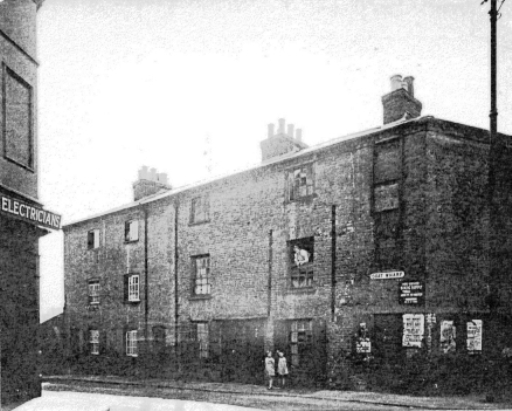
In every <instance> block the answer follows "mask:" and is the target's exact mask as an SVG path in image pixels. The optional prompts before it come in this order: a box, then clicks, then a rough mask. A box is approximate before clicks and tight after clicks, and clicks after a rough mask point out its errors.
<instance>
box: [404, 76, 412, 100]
mask: <svg viewBox="0 0 512 411" xmlns="http://www.w3.org/2000/svg"><path fill="white" fill-rule="evenodd" d="M404 83H405V84H407V89H406V90H407V91H408V92H409V94H410V95H411V97H414V77H413V76H407V77H404Z"/></svg>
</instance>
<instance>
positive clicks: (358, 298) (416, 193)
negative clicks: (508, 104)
mask: <svg viewBox="0 0 512 411" xmlns="http://www.w3.org/2000/svg"><path fill="white" fill-rule="evenodd" d="M383 144H384V145H385V144H391V145H388V146H386V147H388V148H389V150H395V151H394V152H392V151H389V150H388V148H386V150H388V151H389V153H392V154H385V155H386V156H388V157H386V158H389V159H392V161H394V162H395V163H396V164H394V165H393V166H392V167H391V166H390V167H391V168H389V170H392V169H393V170H399V175H397V177H396V178H397V180H396V181H398V182H397V183H396V184H398V194H397V195H398V203H397V204H398V205H397V208H394V209H393V210H391V212H393V213H396V215H398V216H399V217H398V220H397V221H398V222H397V223H396V224H398V225H397V230H398V231H397V233H398V236H397V237H396V238H397V240H396V244H395V246H396V247H397V248H398V249H399V250H400V259H399V263H396V264H394V265H388V266H386V265H385V263H383V262H382V261H381V262H378V261H377V254H376V245H375V244H376V240H377V236H378V235H380V234H378V233H377V225H376V219H377V217H378V216H377V214H378V213H381V214H382V213H386V212H388V211H384V212H381V211H379V210H377V209H376V207H375V198H374V193H375V191H374V189H375V184H376V182H379V184H382V181H384V182H385V179H384V180H383V179H382V178H381V177H382V176H378V177H376V175H375V172H376V171H375V170H376V169H375V161H376V160H375V158H376V150H377V149H376V147H377V146H379V147H381V146H382V145H383ZM379 150H380V148H379ZM487 150H488V148H487V145H486V134H485V132H484V131H482V130H477V129H474V128H471V127H466V126H462V125H458V124H454V123H449V122H445V121H442V120H436V119H433V118H421V119H418V120H416V121H409V122H405V123H401V124H397V125H395V126H393V127H391V128H387V129H383V130H382V131H376V132H374V133H369V134H367V135H365V136H362V137H358V138H356V139H352V140H347V141H342V142H339V143H334V144H332V145H330V146H329V147H328V148H326V149H321V148H320V149H317V150H305V151H304V152H303V153H299V154H296V155H294V156H290V157H289V158H287V159H281V160H278V161H275V162H271V163H269V164H267V165H265V166H261V167H258V168H255V169H253V170H249V171H245V172H242V173H238V174H235V175H232V176H229V177H227V178H223V179H218V180H215V181H213V182H211V183H206V184H202V185H198V186H196V187H192V188H189V189H186V190H181V191H180V190H176V191H171V192H169V193H168V194H166V195H158V196H156V197H154V198H153V199H152V198H148V199H146V200H145V202H144V201H143V204H140V205H138V204H134V205H133V206H132V207H131V208H125V209H123V210H121V211H117V212H113V213H106V214H104V215H103V216H102V217H98V218H96V219H93V220H85V221H83V222H79V223H77V224H75V225H70V226H68V227H66V228H65V235H66V237H65V242H66V248H65V249H66V265H65V273H66V296H67V301H68V306H69V310H68V312H69V315H74V316H75V317H74V318H76V320H73V321H71V323H72V324H80V327H82V329H86V327H89V326H90V322H91V321H92V320H93V318H96V319H97V321H98V324H99V325H98V327H106V329H107V332H108V334H109V335H116V334H115V333H112V332H110V331H108V329H113V328H116V327H118V328H119V327H121V328H122V327H123V326H126V324H128V323H130V324H136V326H137V328H138V330H139V331H140V335H141V336H144V335H146V334H145V331H144V330H145V327H146V321H148V330H149V332H148V333H147V339H148V340H149V341H152V339H153V336H152V331H151V330H153V326H155V325H157V326H162V327H165V329H166V344H167V346H168V347H169V348H170V349H174V347H175V343H176V342H180V341H181V342H184V341H185V340H186V341H193V340H194V337H193V335H194V330H195V327H196V323H197V322H200V323H206V324H208V327H209V330H210V331H209V332H210V338H211V341H212V342H211V344H212V346H211V347H210V351H211V353H212V354H211V356H212V358H213V357H214V356H215V358H221V359H222V358H224V359H226V361H228V360H227V359H228V358H230V357H232V358H237V357H236V356H237V355H238V351H237V349H238V350H239V349H240V347H249V346H250V344H251V341H252V343H253V345H254V346H255V347H258V350H259V349H261V351H263V349H284V350H285V352H286V353H287V356H288V358H295V357H294V356H296V355H298V357H297V358H299V360H298V362H297V363H296V364H292V366H291V369H292V374H293V373H295V375H296V376H299V375H300V376H301V378H302V376H304V375H305V376H307V375H308V372H310V374H309V377H310V379H311V378H312V379H319V380H321V381H322V382H323V383H330V384H333V385H343V386H347V385H348V384H349V383H350V381H352V380H351V378H352V377H353V376H354V375H356V376H357V375H358V373H361V370H362V368H361V367H370V366H374V365H372V364H373V362H372V361H373V360H372V359H371V358H373V356H375V358H378V361H379V362H377V363H376V364H381V366H380V368H378V369H377V371H376V372H375V375H376V377H375V378H376V379H377V378H380V377H378V376H379V375H381V374H379V373H385V372H388V374H387V378H388V380H389V373H390V372H391V373H393V372H396V371H393V370H395V368H393V367H399V368H398V369H401V368H403V369H407V370H408V368H407V367H409V366H410V364H412V362H411V360H410V358H413V357H414V355H417V353H418V352H419V348H418V349H415V348H412V349H411V348H405V347H403V346H402V332H403V330H402V315H403V314H414V313H416V314H422V315H426V314H435V316H436V318H437V320H438V323H436V324H437V325H436V324H434V325H432V326H431V327H430V328H428V327H427V325H425V330H424V332H425V334H424V343H423V344H424V345H425V346H426V348H428V350H429V352H431V353H433V354H434V353H435V355H438V354H439V353H440V352H441V350H442V348H441V346H440V342H439V341H440V338H441V336H440V323H441V322H442V321H444V320H447V321H455V323H456V325H457V327H458V328H457V330H458V331H457V333H458V334H457V344H458V345H457V346H458V351H457V352H458V353H461V355H466V357H467V352H466V351H465V338H466V334H465V327H466V322H467V321H470V320H472V319H483V320H484V327H485V329H486V330H496V329H498V328H499V326H498V325H496V324H498V323H496V321H495V320H494V319H493V318H491V317H490V316H489V315H490V314H489V311H488V305H487V303H486V298H487V297H488V283H489V276H488V263H487V260H486V255H487V247H488V233H489V226H488V218H489V217H488V209H487V207H486V203H485V198H486V197H485V195H486V194H485V187H486V174H487V169H486V168H487V166H486V161H485V158H486V152H487ZM386 153H388V152H387V151H386ZM393 153H394V154H393ZM390 161H391V160H390ZM379 167H381V166H379ZM386 167H387V166H384V168H383V169H379V170H377V172H379V173H381V172H382V173H388V172H389V173H392V171H389V170H388V169H386ZM393 167H394V168H393ZM297 170H300V173H304V172H305V171H304V170H308V171H307V173H309V174H312V175H313V177H312V182H313V183H312V187H313V188H312V190H311V191H307V190H309V188H308V189H306V188H304V190H303V195H301V196H300V197H298V198H292V197H291V194H290V193H292V192H293V191H292V190H291V189H290V188H291V187H290V185H291V184H294V181H295V180H293V179H294V178H295V176H296V175H297ZM386 170H387V171H386ZM301 175H302V174H301ZM390 175H391V174H390ZM301 178H302V177H301ZM309 178H310V175H308V176H307V177H304V178H303V181H310V180H308V179H309ZM393 178H395V177H393ZM301 181H302V180H301ZM307 184H309V183H307ZM205 204H207V206H204V205H205ZM205 207H206V208H205ZM333 207H334V208H333ZM392 207H395V206H392ZM144 210H147V215H148V217H147V218H148V226H147V231H148V234H147V243H145V237H144V224H143V219H144V218H145V217H144ZM205 210H207V211H205ZM333 210H334V218H335V221H334V231H335V235H336V238H335V241H334V243H335V246H336V249H335V250H333V249H332V245H333V238H332V229H333V221H332V218H333ZM196 213H198V214H197V215H196ZM131 218H139V219H140V221H141V222H140V228H139V241H138V242H137V243H136V244H124V243H123V241H124V237H123V229H124V222H125V221H126V220H128V219H131ZM378 218H381V217H378ZM176 221H177V225H176V224H175V222H176ZM393 221H394V220H393ZM95 227H99V228H100V229H101V230H103V231H102V232H104V234H102V235H103V236H104V238H105V241H104V243H102V245H101V246H100V249H99V250H94V251H91V250H86V241H87V231H88V230H91V229H93V228H95ZM506 230H508V226H507V227H506ZM304 239H307V241H308V244H310V246H311V244H312V245H313V246H314V251H313V252H312V260H313V262H314V268H313V276H312V280H311V281H312V282H311V286H310V287H303V288H295V287H293V284H292V281H293V280H292V279H291V275H290V273H291V271H292V270H293V269H294V266H293V265H294V264H295V263H294V260H293V254H292V246H291V245H292V244H295V243H294V242H296V241H305V240H304ZM102 247H103V249H102ZM145 249H147V254H146V252H145V251H144V250H145ZM333 251H334V252H333ZM333 255H334V256H335V261H333V260H332V256H333ZM198 258H202V259H205V261H208V271H207V273H208V280H207V283H208V286H209V289H208V290H209V291H208V292H205V293H204V294H203V292H202V291H200V290H202V288H196V287H197V284H199V283H197V281H196V278H195V276H196V275H197V273H196V270H197V269H196V265H195V264H197V259H198ZM145 261H147V266H146V265H145V264H146V263H145ZM127 264H130V267H131V268H130V270H138V272H139V273H140V275H141V302H140V304H137V305H135V306H131V305H128V306H126V305H125V304H124V303H123V302H122V290H121V285H122V284H121V279H120V278H121V276H122V274H124V273H125V272H126V270H127V269H128V268H127ZM333 266H334V268H335V272H334V287H335V288H334V290H333V289H332V287H333V271H332V270H333ZM146 269H147V273H148V283H149V288H148V302H147V305H146V302H145V300H144V299H143V296H144V293H145V291H143V290H145V288H144V284H145V281H146V280H145V273H146ZM176 270H177V271H176ZM391 270H395V271H398V272H402V273H403V277H399V278H396V279H374V278H372V277H371V274H374V273H376V272H379V271H384V272H389V271H391ZM92 275H96V276H99V277H100V278H102V279H104V281H105V292H107V291H106V290H108V289H109V287H113V288H115V287H117V289H116V291H115V292H112V295H115V296H116V297H115V298H113V300H115V299H117V300H116V301H117V302H116V301H112V302H111V303H107V301H105V305H104V306H102V305H103V303H101V304H100V307H99V308H98V309H97V310H96V311H91V310H90V308H89V307H88V303H87V287H86V280H87V278H88V276H92ZM116 276H117V277H116ZM114 278H117V280H115V281H114V280H113V279H114ZM176 278H177V279H178V284H177V285H176V283H175V279H176ZM401 281H420V282H422V283H423V284H424V285H425V288H424V300H425V302H424V304H423V305H421V304H418V305H403V304H401V303H400V301H399V298H398V294H399V284H400V282H401ZM109 284H111V285H109ZM114 284H117V285H114ZM200 284H203V283H200ZM175 287H176V288H175ZM201 287H203V285H201ZM102 288H103V285H102ZM198 290H199V291H198ZM176 291H177V292H176ZM333 295H334V301H333V300H332V296H333ZM502 295H505V294H502ZM175 301H177V306H176V305H175ZM108 304H111V305H108ZM146 308H147V309H148V311H147V313H146V311H145V310H146ZM100 318H101V321H102V322H100ZM106 319H108V321H110V322H109V323H108V325H106V324H107V323H106V321H107V320H106ZM176 321H177V323H176ZM309 321H311V331H307V327H309V325H308V324H309ZM299 323H300V324H301V326H304V327H306V329H305V331H303V333H304V334H303V336H302V337H300V338H304V340H303V342H302V344H305V345H304V347H308V349H309V350H310V352H311V353H314V354H311V355H310V356H313V357H314V358H315V359H316V360H315V361H314V364H313V363H311V362H308V361H310V360H311V358H306V357H301V356H300V355H304V354H297V353H294V351H293V350H294V349H295V348H294V347H295V346H294V344H296V342H295V341H294V338H297V337H294V336H293V335H294V332H297V331H294V329H293V327H297V324H299ZM261 324H265V326H264V327H262V326H261ZM294 324H295V325H294ZM361 324H365V326H362V325H361ZM493 324H494V325H493ZM176 325H178V327H177V328H176ZM361 327H365V328H366V330H367V331H366V330H365V331H361V330H362V328H361ZM262 328H263V330H262ZM177 330H178V335H175V332H176V331H177ZM428 330H430V332H431V335H430V337H429V336H428V335H427V331H428ZM262 332H263V333H264V336H262V335H261V333H262ZM309 332H311V337H308V333H309ZM362 332H363V333H366V332H367V333H368V336H369V338H370V339H371V341H372V343H373V344H374V349H373V351H372V353H371V355H370V357H371V358H370V359H369V360H368V361H367V363H361V362H360V360H361V359H362V358H363V357H361V356H360V355H359V354H357V353H356V352H354V341H355V339H357V338H358V337H359V336H360V335H362V334H361V333H362ZM191 333H192V334H191ZM365 335H366V334H365ZM191 336H192V337H191ZM427 337H428V338H430V339H428V340H427ZM115 338H117V339H118V340H119V339H122V333H120V334H118V335H117V336H116V337H115ZM196 338H197V337H196ZM230 338H231V339H234V340H229V339H230ZM486 338H487V337H486ZM141 340H144V338H143V337H141ZM228 340H229V344H228ZM232 341H235V342H236V343H237V344H238V347H239V348H236V347H237V346H236V344H235V345H230V344H231V343H232ZM487 341H488V340H487V339H486V340H485V341H484V344H486V343H487ZM117 344H118V347H122V342H121V343H120V342H118V343H117ZM260 344H262V345H260ZM297 344H299V343H297ZM308 344H310V345H308ZM427 346H428V347H427ZM148 347H151V345H148ZM214 347H215V348H214ZM226 347H229V350H228V351H229V356H227V355H228V354H227V351H226ZM299 347H300V344H299ZM196 348H197V346H196ZM246 349H247V348H246ZM119 350H120V351H119ZM299 350H300V348H299ZM118 351H119V352H120V353H121V354H122V349H118ZM148 353H149V352H148ZM193 355H196V356H197V351H196V354H193ZM251 355H252V354H251ZM262 355H263V352H262ZM226 356H227V357H226ZM142 357H143V356H142ZM313 357H312V358H313ZM467 358H469V357H467ZM467 358H466V359H465V360H464V361H469V360H467ZM473 358H476V357H473ZM140 361H144V359H143V358H141V359H140ZM375 361H377V360H375ZM211 362H214V361H213V359H211ZM206 363H208V361H206ZM213 365H215V364H213ZM230 367H231V365H229V361H228V362H226V363H221V371H220V374H219V375H221V376H222V375H224V376H225V375H228V376H232V375H233V374H232V371H233V370H232V369H231V368H230ZM308 367H309V369H308ZM212 369H215V367H213V368H212ZM313 369H314V370H313ZM226 370H227V371H226ZM256 371H257V370H252V374H254V372H256ZM249 372H250V371H249ZM407 372H409V371H407ZM411 372H412V371H411ZM214 375H216V374H214V373H212V374H210V377H211V378H215V377H214ZM229 378H231V377H229ZM237 378H238V377H237ZM385 380H386V378H384V377H383V378H382V380H381V382H382V381H385Z"/></svg>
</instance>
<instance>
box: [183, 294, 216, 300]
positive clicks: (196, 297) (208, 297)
mask: <svg viewBox="0 0 512 411" xmlns="http://www.w3.org/2000/svg"><path fill="white" fill-rule="evenodd" d="M188 299H189V301H201V300H211V299H212V295H211V294H204V295H191V296H190V297H188Z"/></svg>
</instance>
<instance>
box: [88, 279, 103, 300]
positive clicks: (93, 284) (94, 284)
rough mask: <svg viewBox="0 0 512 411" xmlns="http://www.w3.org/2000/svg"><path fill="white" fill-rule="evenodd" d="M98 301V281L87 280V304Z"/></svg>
mask: <svg viewBox="0 0 512 411" xmlns="http://www.w3.org/2000/svg"><path fill="white" fill-rule="evenodd" d="M99 303H100V282H99V281H96V280H94V281H89V304H99Z"/></svg>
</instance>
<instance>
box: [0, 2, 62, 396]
mask: <svg viewBox="0 0 512 411" xmlns="http://www.w3.org/2000/svg"><path fill="white" fill-rule="evenodd" d="M41 3H42V1H41V0H38V1H36V0H5V1H3V2H0V62H1V67H0V105H1V109H0V347H1V350H0V385H1V391H0V397H1V404H4V405H5V404H7V403H12V402H18V401H22V400H27V399H30V398H33V397H35V396H38V395H40V389H41V388H40V382H39V373H40V371H39V368H38V353H37V352H38V345H37V339H35V338H34V336H35V335H37V327H38V325H39V271H38V266H39V251H38V239H39V238H40V237H41V236H43V235H45V234H46V233H48V230H47V229H46V228H44V227H47V228H50V229H52V228H53V229H55V228H58V226H59V224H60V217H59V216H57V215H55V214H53V213H50V212H47V211H46V210H44V209H43V208H42V205H41V203H40V202H39V200H38V184H37V180H38V158H37V134H36V118H35V116H36V89H37V67H38V62H37V60H36V14H37V10H38V8H39V7H40V5H41Z"/></svg>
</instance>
